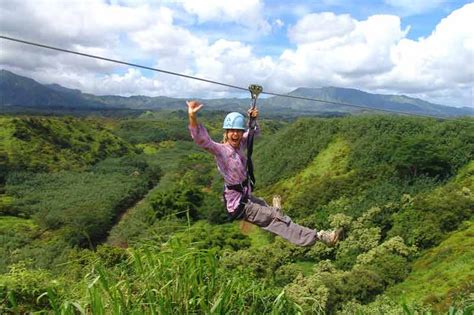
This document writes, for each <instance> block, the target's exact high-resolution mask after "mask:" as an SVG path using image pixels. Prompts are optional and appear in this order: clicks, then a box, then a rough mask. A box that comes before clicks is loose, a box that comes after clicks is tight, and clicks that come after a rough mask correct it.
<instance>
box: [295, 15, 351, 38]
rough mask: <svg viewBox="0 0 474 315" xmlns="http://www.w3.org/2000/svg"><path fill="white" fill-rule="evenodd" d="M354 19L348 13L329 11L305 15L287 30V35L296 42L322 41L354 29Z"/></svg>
mask: <svg viewBox="0 0 474 315" xmlns="http://www.w3.org/2000/svg"><path fill="white" fill-rule="evenodd" d="M355 22H356V21H355V20H353V19H352V18H351V17H350V16H349V15H348V14H344V15H335V14H334V13H331V12H324V13H312V14H308V15H305V16H304V17H303V18H302V19H300V20H299V21H298V22H297V23H296V25H295V26H293V27H291V28H290V29H289V31H288V37H289V38H290V40H292V41H293V42H296V43H298V44H305V43H312V42H317V41H323V40H325V39H330V38H335V37H338V36H341V35H344V34H347V33H349V32H351V31H352V30H354V28H355Z"/></svg>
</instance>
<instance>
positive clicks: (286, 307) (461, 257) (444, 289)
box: [0, 111, 474, 314]
mask: <svg viewBox="0 0 474 315" xmlns="http://www.w3.org/2000/svg"><path fill="white" fill-rule="evenodd" d="M223 114H224V113H221V112H217V113H212V112H211V113H208V114H206V115H204V117H203V119H202V122H203V123H204V124H205V125H206V126H207V127H208V129H209V130H210V133H211V135H212V137H213V138H214V139H215V140H217V141H219V140H220V138H221V136H222V135H221V129H220V124H221V118H222V117H223ZM221 116H222V117H221ZM0 119H1V121H2V126H1V127H0V139H1V140H2V142H1V144H2V147H0V148H5V147H6V148H7V149H6V150H5V149H3V152H4V154H3V155H2V154H0V158H2V156H3V161H6V163H2V164H0V171H1V172H2V174H3V184H4V186H3V188H2V191H0V234H1V236H2V237H1V239H0V252H1V259H0V272H2V273H3V274H1V275H0V305H1V306H0V312H18V313H24V312H31V311H52V312H54V313H58V314H59V313H66V314H73V313H114V312H115V313H165V314H168V313H172V312H175V313H179V314H181V313H193V314H194V313H239V314H240V313H258V314H260V313H273V314H276V313H278V314H280V313H283V314H285V313H287V314H297V313H308V314H309V313H321V314H322V313H329V314H336V313H341V314H346V313H351V312H352V313H354V312H360V313H367V314H374V313H384V314H390V313H393V314H401V313H404V312H405V313H412V312H422V311H426V310H429V309H431V308H435V309H436V310H438V311H441V312H443V311H447V310H448V309H449V308H450V307H451V311H453V310H454V311H456V309H458V308H459V309H461V310H464V311H466V312H469V311H470V310H471V311H472V308H473V307H472V306H471V304H472V303H473V300H474V299H473V296H472V280H473V277H474V270H473V269H472V266H471V264H469V263H466V262H467V261H469V260H471V256H472V254H473V249H472V244H471V243H472V242H470V241H468V242H465V241H463V240H464V239H466V238H469V237H471V236H472V235H471V234H472V222H473V219H474V218H473V211H472V210H473V209H474V180H473V179H474V161H473V156H474V141H473V140H472V139H474V123H473V122H472V121H436V120H432V119H424V118H412V117H391V116H360V117H344V118H332V119H321V118H304V119H300V120H298V121H296V122H293V123H283V122H275V121H263V122H262V132H263V134H262V137H261V138H260V139H258V140H257V147H256V149H255V153H254V155H255V160H256V170H257V172H256V175H257V187H258V190H257V191H256V194H257V195H260V196H264V197H266V199H268V200H270V198H271V197H272V195H273V194H280V195H281V196H282V198H283V208H284V211H285V212H287V213H288V214H290V215H291V216H292V218H293V219H294V220H295V221H296V222H298V223H301V224H304V225H307V226H309V227H314V228H317V229H323V228H324V229H326V228H337V227H343V228H344V230H345V239H344V240H342V241H341V242H339V244H338V245H337V246H336V247H333V248H329V247H326V246H324V245H323V244H322V243H317V244H316V245H314V246H312V247H309V248H308V247H298V246H294V245H292V244H290V243H288V242H287V241H284V240H283V239H281V238H279V237H275V236H273V235H271V234H269V233H267V232H265V231H263V230H260V229H258V228H256V227H252V226H248V225H245V224H244V225H241V224H240V223H238V222H232V223H229V221H228V220H227V216H226V214H225V209H224V207H223V205H222V201H221V196H220V194H221V192H222V179H221V178H220V177H219V176H218V174H217V171H216V168H215V164H214V160H213V157H212V156H211V155H210V154H208V153H207V152H204V151H203V150H200V149H198V148H197V146H196V145H194V144H193V143H192V142H190V140H191V139H190V137H189V135H188V131H187V128H186V125H187V123H186V116H185V113H184V112H181V111H179V112H175V113H171V112H159V113H151V112H148V113H145V114H144V115H142V116H141V117H138V118H137V117H134V118H127V119H120V120H111V119H109V120H91V119H73V118H67V117H65V118H37V117H19V118H0ZM3 122H4V123H3ZM32 122H33V123H32ZM68 126H69V127H68ZM68 128H70V130H69V129H68ZM25 130H26V131H25ZM67 130H69V131H67ZM36 132H37V133H38V135H36V134H35V133H36ZM68 132H70V133H71V135H70V136H68ZM23 133H24V134H25V135H29V136H28V137H30V138H29V139H27V138H24V139H23V140H21V139H20V138H21V137H22V136H21V135H22V134H23ZM18 136H20V138H18ZM81 137H84V139H88V140H86V141H85V143H87V145H89V147H88V148H89V149H86V147H85V143H83V142H81V141H82V140H80V139H81ZM89 138H90V139H89ZM104 139H109V140H108V141H109V142H107V141H105V140H104ZM104 141H105V142H107V143H106V144H104V145H102V149H100V147H101V145H100V144H99V143H103V142H104ZM28 143H30V148H29V150H30V151H28V150H27V149H26V148H27V147H28V145H27V144H28ZM5 144H7V145H6V146H5ZM32 148H36V149H35V150H36V151H34V150H33V149H32ZM43 149H44V150H43ZM96 149H97V150H96ZM81 150H86V153H81V152H85V151H81ZM1 152H2V151H1V150H0V153H1ZM15 152H16V153H15ZM32 152H35V153H34V154H36V156H33V155H31V154H33V153H32ZM100 152H102V153H100ZM36 157H38V159H36ZM57 160H60V161H62V162H61V163H54V161H57ZM0 161H2V160H0ZM471 238H472V237H471ZM443 279H444V280H443ZM446 279H450V281H446ZM420 281H422V282H423V283H425V282H433V283H436V290H434V289H433V290H431V289H426V290H425V289H420ZM443 281H444V282H443ZM433 286H434V284H433ZM454 286H455V287H456V288H454ZM403 299H405V300H403ZM403 303H405V304H403Z"/></svg>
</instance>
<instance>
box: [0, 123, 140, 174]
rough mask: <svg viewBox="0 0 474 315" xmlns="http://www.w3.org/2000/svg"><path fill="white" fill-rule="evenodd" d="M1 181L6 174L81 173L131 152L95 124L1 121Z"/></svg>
mask: <svg viewBox="0 0 474 315" xmlns="http://www.w3.org/2000/svg"><path fill="white" fill-rule="evenodd" d="M0 143H2V151H1V152H0V156H1V159H2V160H3V162H4V165H6V166H4V171H3V173H2V174H1V175H2V179H3V178H4V177H5V176H6V174H5V169H7V170H9V171H15V170H22V171H35V172H37V171H45V172H48V171H58V170H72V169H81V168H84V167H86V166H89V165H92V164H94V163H96V162H98V161H100V160H103V159H105V158H106V157H109V156H121V155H125V154H127V153H131V152H134V148H133V147H132V146H131V145H130V144H128V143H127V142H125V141H123V140H122V139H120V138H118V137H117V136H115V135H114V134H113V133H112V132H110V130H108V129H106V128H104V127H103V126H101V124H100V123H99V122H98V121H93V120H90V121H87V120H81V119H76V118H71V117H68V118H63V119H59V118H53V117H27V116H20V117H15V118H12V117H0Z"/></svg>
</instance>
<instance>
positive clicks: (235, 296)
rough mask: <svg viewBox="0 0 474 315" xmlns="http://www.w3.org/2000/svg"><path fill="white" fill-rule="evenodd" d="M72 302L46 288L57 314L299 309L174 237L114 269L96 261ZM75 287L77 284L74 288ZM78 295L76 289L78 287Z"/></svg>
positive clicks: (134, 253)
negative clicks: (168, 241) (176, 240)
mask: <svg viewBox="0 0 474 315" xmlns="http://www.w3.org/2000/svg"><path fill="white" fill-rule="evenodd" d="M80 286H81V287H80V288H79V291H80V292H81V291H82V292H83V294H82V296H83V298H80V299H78V300H76V301H71V300H69V299H66V298H65V297H63V296H59V295H57V294H55V292H54V291H48V292H46V293H45V294H44V298H47V299H48V300H49V304H50V306H51V309H52V311H53V313H55V314H77V313H81V314H298V313H300V312H301V309H300V308H299V306H298V305H296V304H294V303H293V302H291V301H289V300H288V299H287V298H286V296H285V294H284V292H283V291H281V290H279V291H276V290H275V289H268V288H265V284H264V283H261V282H257V281H255V280H253V279H251V278H250V277H249V276H248V275H246V274H242V273H239V272H237V271H235V272H233V271H231V272H229V270H224V269H223V268H221V267H220V266H219V260H218V257H217V256H216V253H215V252H214V251H212V250H198V249H195V248H193V247H188V246H183V245H182V244H178V243H177V242H171V243H170V244H167V247H165V248H156V247H153V246H143V247H142V248H139V249H135V250H132V251H130V256H129V259H128V261H127V262H126V263H125V264H123V265H121V266H116V267H114V268H108V269H107V268H105V267H104V266H103V265H101V264H98V265H95V266H94V267H93V269H92V270H91V272H90V273H89V274H88V275H87V276H86V278H85V279H84V282H83V283H82V284H81V285H80ZM76 290H77V288H76ZM76 294H77V291H76Z"/></svg>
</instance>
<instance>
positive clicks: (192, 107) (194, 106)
mask: <svg viewBox="0 0 474 315" xmlns="http://www.w3.org/2000/svg"><path fill="white" fill-rule="evenodd" d="M186 104H188V114H189V115H193V116H194V115H196V113H197V112H198V111H199V110H200V109H201V108H202V107H203V106H204V105H203V104H201V103H199V102H198V101H186Z"/></svg>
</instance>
